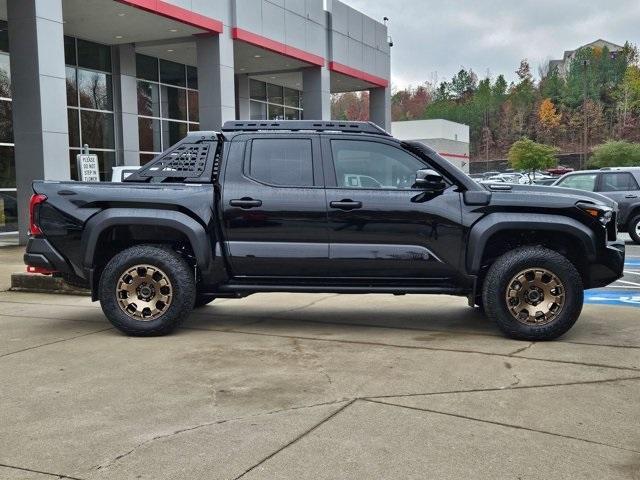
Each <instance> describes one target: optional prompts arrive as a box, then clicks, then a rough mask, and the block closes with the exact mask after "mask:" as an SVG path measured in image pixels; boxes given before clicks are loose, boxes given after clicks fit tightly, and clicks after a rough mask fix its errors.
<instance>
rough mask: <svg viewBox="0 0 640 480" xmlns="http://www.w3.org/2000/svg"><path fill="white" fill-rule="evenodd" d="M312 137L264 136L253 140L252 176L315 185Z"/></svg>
mask: <svg viewBox="0 0 640 480" xmlns="http://www.w3.org/2000/svg"><path fill="white" fill-rule="evenodd" d="M312 158H313V157H312V153H311V140H309V139H297V138H288V139H287V138H283V139H276V138H273V139H272V138H265V139H256V140H253V142H252V144H251V161H250V165H249V176H250V177H251V178H254V179H256V180H259V181H261V182H264V183H269V184H271V185H283V186H291V187H310V186H313V160H312Z"/></svg>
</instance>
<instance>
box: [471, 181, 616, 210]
mask: <svg viewBox="0 0 640 480" xmlns="http://www.w3.org/2000/svg"><path fill="white" fill-rule="evenodd" d="M483 187H485V188H486V189H487V190H489V191H490V192H491V193H492V198H491V203H492V204H510V205H523V206H539V207H547V206H548V207H565V206H566V207H568V206H573V205H575V204H576V202H590V203H593V204H596V205H606V206H608V207H611V208H617V204H616V202H615V201H613V200H611V199H610V198H607V197H605V196H603V195H600V194H599V193H593V192H585V191H583V190H576V189H573V188H564V187H548V186H542V185H507V184H504V183H502V184H494V185H491V184H485V185H483Z"/></svg>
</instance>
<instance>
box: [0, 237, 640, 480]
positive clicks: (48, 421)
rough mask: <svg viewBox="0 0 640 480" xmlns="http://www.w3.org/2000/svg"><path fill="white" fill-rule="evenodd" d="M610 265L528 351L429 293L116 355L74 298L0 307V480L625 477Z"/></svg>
mask: <svg viewBox="0 0 640 480" xmlns="http://www.w3.org/2000/svg"><path fill="white" fill-rule="evenodd" d="M18 253H19V252H18V249H9V250H3V251H2V252H0V255H1V256H2V260H3V262H2V263H3V265H4V267H3V268H4V269H5V270H6V269H9V268H13V267H12V266H17V265H19V256H18ZM628 254H629V255H630V257H629V260H628V268H627V272H628V273H627V275H626V276H625V278H624V279H623V282H617V283H616V284H615V285H614V286H613V287H610V288H608V289H604V290H598V291H594V292H590V293H589V295H588V296H587V304H586V305H585V307H584V310H583V314H582V316H581V318H580V319H579V321H578V323H577V324H576V326H575V327H574V328H573V329H572V330H571V331H570V332H569V333H568V334H567V335H565V336H564V337H563V338H562V339H560V340H558V341H555V342H547V343H530V342H518V341H513V340H508V339H506V338H503V337H502V336H501V335H500V333H499V331H498V330H497V328H496V327H494V326H493V325H492V324H491V323H489V322H488V321H487V320H486V319H485V318H484V317H483V316H482V315H481V314H479V313H478V312H477V311H475V310H473V309H471V308H469V307H468V306H467V305H466V299H463V298H456V297H446V296H420V295H407V296H404V297H394V296H392V295H362V296H352V295H339V296H338V295H329V294H326V295H325V294H322V295H321V294H316V295H311V294H284V293H281V294H260V295H254V296H251V297H249V298H246V299H242V300H218V301H215V302H214V303H213V304H211V305H210V306H208V307H205V308H203V309H200V310H198V311H197V312H196V313H194V314H193V315H192V317H191V318H190V320H189V321H188V322H186V323H185V324H184V326H183V328H181V329H180V330H179V331H178V332H177V333H175V334H174V335H172V336H168V337H162V338H128V337H125V336H123V335H121V334H119V333H118V332H117V331H115V330H114V329H112V328H110V325H109V324H108V323H107V322H106V320H105V319H104V317H103V315H102V312H101V310H100V308H99V306H98V305H97V304H93V303H91V302H90V301H89V299H88V298H84V297H76V296H66V295H44V294H33V293H17V292H6V291H5V292H1V293H0V324H1V328H0V339H1V340H0V382H1V385H2V388H0V426H1V427H0V478H2V479H5V478H6V479H17V478H19V479H43V480H44V479H47V478H77V479H100V478H105V479H121V478H122V479H130V478H139V479H160V478H180V479H182V478H189V479H198V478H203V479H204V478H206V479H236V478H243V479H283V478H291V479H303V478H308V479H334V478H341V479H365V478H403V479H410V478H416V479H417V478H420V479H422V478H436V479H445V478H509V479H516V478H522V479H526V478H545V479H551V478H585V479H586V478H593V479H603V478H627V479H638V478H640V428H639V427H638V426H639V425H640V402H639V400H638V399H639V398H640V309H638V308H637V306H638V305H637V304H638V303H640V302H635V301H634V298H637V295H638V294H639V293H640V276H638V273H635V271H636V270H637V271H639V272H640V267H638V266H637V264H636V262H638V263H640V260H639V258H640V252H638V247H630V248H629V249H628ZM634 256H635V258H634ZM12 262H13V263H12ZM3 274H4V273H3ZM634 277H635V279H634ZM3 281H5V279H4V278H3ZM624 282H627V283H624ZM634 283H635V284H638V285H634ZM7 286H8V285H5V284H4V283H3V284H2V287H4V288H6V287H7ZM621 292H623V293H621ZM614 294H615V295H617V297H616V298H617V300H616V299H614V300H607V299H606V298H605V297H607V295H614ZM634 295H635V296H636V297H634ZM629 296H630V298H631V300H630V301H625V300H621V299H623V298H626V297H629ZM603 298H605V299H604V300H603ZM612 298H613V297H612Z"/></svg>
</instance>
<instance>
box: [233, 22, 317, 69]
mask: <svg viewBox="0 0 640 480" xmlns="http://www.w3.org/2000/svg"><path fill="white" fill-rule="evenodd" d="M232 37H233V38H234V39H235V40H240V41H242V42H246V43H250V44H251V45H255V46H257V47H261V48H264V49H265V50H269V51H270V52H275V53H279V54H281V55H285V56H287V57H291V58H295V59H296V60H302V61H303V62H307V63H311V64H312V65H318V66H320V67H323V66H324V58H322V57H321V56H319V55H314V54H313V53H309V52H305V51H304V50H300V49H299V48H295V47H291V46H289V45H286V44H284V43H280V42H276V41H275V40H271V39H270V38H266V37H263V36H262V35H257V34H255V33H251V32H248V31H247V30H243V29H242V28H238V27H234V29H233V31H232Z"/></svg>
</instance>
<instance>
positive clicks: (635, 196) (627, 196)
mask: <svg viewBox="0 0 640 480" xmlns="http://www.w3.org/2000/svg"><path fill="white" fill-rule="evenodd" d="M624 198H638V196H637V195H626V196H625V197H624Z"/></svg>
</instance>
